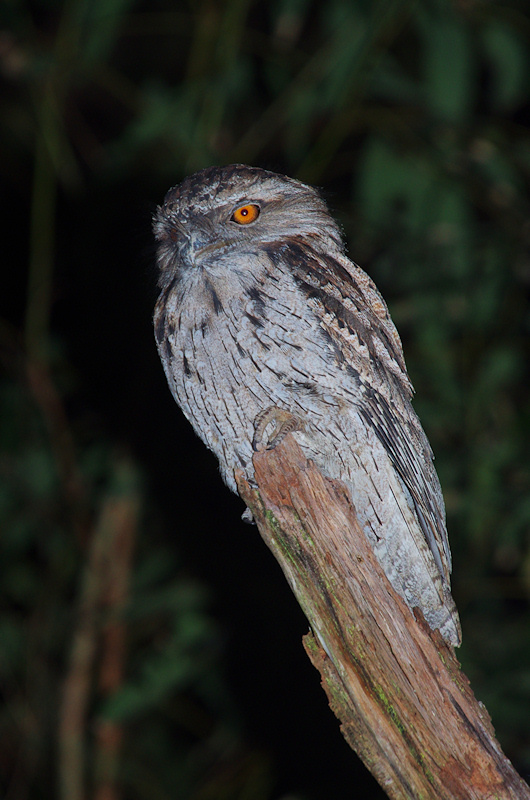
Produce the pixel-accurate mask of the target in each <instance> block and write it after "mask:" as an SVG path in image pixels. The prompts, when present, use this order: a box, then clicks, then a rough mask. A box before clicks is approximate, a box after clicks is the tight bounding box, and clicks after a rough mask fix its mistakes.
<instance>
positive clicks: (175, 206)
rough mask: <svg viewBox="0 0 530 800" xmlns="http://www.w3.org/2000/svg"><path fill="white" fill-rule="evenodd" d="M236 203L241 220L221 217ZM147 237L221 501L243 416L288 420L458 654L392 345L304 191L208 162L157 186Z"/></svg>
mask: <svg viewBox="0 0 530 800" xmlns="http://www.w3.org/2000/svg"><path fill="white" fill-rule="evenodd" d="M248 204H251V205H252V206H255V207H257V209H258V216H257V218H256V219H255V220H253V221H252V222H250V224H241V223H240V222H237V221H235V215H234V212H235V211H236V210H237V209H238V208H241V207H243V206H246V205H248ZM154 232H155V236H156V239H157V243H158V267H159V286H160V296H159V298H158V301H157V304H156V309H155V316H154V324H155V336H156V341H157V346H158V350H159V353H160V358H161V360H162V364H163V367H164V370H165V373H166V377H167V380H168V383H169V387H170V389H171V392H172V394H173V396H174V398H175V400H176V401H177V403H178V404H179V406H180V407H181V409H182V411H183V412H184V414H185V416H186V417H187V418H188V420H189V421H190V422H191V424H192V425H193V427H194V429H195V431H196V433H197V434H198V435H199V437H200V438H201V439H202V440H203V441H204V443H205V444H206V446H207V447H209V448H210V449H211V450H212V451H213V452H214V453H215V455H216V456H217V458H218V459H219V465H220V470H221V474H222V476H223V479H224V481H225V482H226V484H227V485H228V486H229V487H230V489H232V490H233V491H237V487H236V483H235V479H234V471H235V469H238V468H243V469H244V470H245V471H246V473H247V476H248V477H249V479H250V480H251V479H252V477H253V469H252V455H253V447H252V442H253V438H254V433H255V422H256V418H257V417H258V415H260V414H262V412H263V411H264V410H265V409H267V408H270V407H273V408H276V409H279V410H281V412H288V413H289V414H290V415H293V417H294V418H295V419H296V420H297V426H296V428H297V429H296V432H295V434H294V435H295V437H296V438H297V440H298V442H299V443H300V445H301V446H302V448H303V450H304V452H305V454H306V455H307V456H308V457H309V458H312V459H313V460H314V461H315V463H316V464H317V465H318V466H319V467H320V468H321V469H322V471H323V472H324V473H325V474H327V475H328V476H330V477H331V478H338V479H341V480H342V481H344V482H345V483H346V484H347V486H348V487H349V490H350V492H351V497H352V501H353V504H354V507H355V509H356V511H357V515H358V517H359V519H360V522H361V524H362V527H363V530H364V531H365V533H366V536H367V537H368V539H369V541H370V542H371V545H372V547H373V549H374V552H375V554H376V556H377V558H378V560H379V562H380V564H381V565H382V567H383V569H384V571H385V573H386V575H387V577H388V578H389V580H390V582H391V583H392V585H393V587H394V588H395V589H396V591H397V592H398V593H399V594H401V596H402V597H403V598H404V599H405V601H406V602H407V604H408V605H409V607H410V608H411V609H412V608H415V607H418V608H420V609H421V611H422V613H423V615H424V617H425V619H426V620H427V622H428V623H429V625H430V626H431V627H432V628H433V629H439V630H440V632H441V634H442V636H443V637H444V638H445V639H446V641H447V642H449V643H450V644H452V645H458V644H460V639H461V634H460V623H459V619H458V613H457V610H456V607H455V604H454V601H453V598H452V596H451V592H450V572H451V555H450V550H449V543H448V538H447V532H446V526H445V509H444V502H443V497H442V493H441V489H440V484H439V481H438V477H437V475H436V471H435V469H434V465H433V455H432V452H431V448H430V446H429V443H428V441H427V438H426V436H425V433H424V432H423V429H422V427H421V424H420V422H419V420H418V417H417V416H416V414H415V412H414V409H413V407H412V404H411V397H412V385H411V383H410V380H409V377H408V375H407V371H406V366H405V361H404V357H403V351H402V347H401V342H400V339H399V336H398V333H397V331H396V328H395V326H394V324H393V322H392V320H391V318H390V315H389V313H388V309H387V307H386V304H385V302H384V300H383V298H382V297H381V295H380V293H379V292H378V290H377V288H376V286H375V285H374V283H373V282H372V280H371V279H370V278H369V277H368V275H367V274H366V273H365V272H364V271H363V270H362V269H361V268H360V267H358V266H357V265H356V264H354V263H353V262H352V261H350V259H349V258H347V256H346V255H345V250H344V243H343V240H342V236H341V233H340V230H339V228H338V226H337V224H336V223H335V221H334V220H333V218H332V217H331V215H330V213H329V211H328V209H327V206H326V204H325V203H324V201H323V200H322V198H321V197H320V195H319V194H318V192H317V191H316V190H315V189H313V188H312V187H309V186H306V185H304V184H302V183H300V182H298V181H296V180H294V179H292V178H288V177H286V176H283V175H277V174H275V173H271V172H267V171H265V170H262V169H259V168H255V167H247V166H244V165H232V166H229V167H223V168H218V167H211V168H208V169H206V170H202V171H201V172H199V173H196V174H195V175H192V176H191V177H189V178H187V179H186V180H185V181H184V182H183V183H182V184H180V186H177V187H175V188H173V189H171V190H170V191H169V192H168V194H167V195H166V198H165V200H164V203H163V205H162V206H160V207H159V208H158V210H157V213H156V215H155V219H154Z"/></svg>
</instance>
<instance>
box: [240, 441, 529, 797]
mask: <svg viewBox="0 0 530 800" xmlns="http://www.w3.org/2000/svg"><path fill="white" fill-rule="evenodd" d="M254 466H255V472H256V482H257V485H258V490H257V491H256V490H255V489H252V488H251V487H250V486H249V484H248V483H247V482H246V481H245V480H244V478H243V477H242V475H239V476H238V485H239V490H240V494H241V496H242V498H243V499H244V501H245V502H246V503H247V505H248V506H249V508H250V509H251V511H252V513H253V515H254V518H255V520H256V522H257V524H258V527H259V530H260V532H261V535H262V537H263V538H264V540H265V542H266V543H267V545H268V546H269V548H270V549H271V550H272V552H273V553H274V555H275V556H276V558H277V560H278V561H279V563H280V565H281V567H282V569H283V572H284V574H285V576H286V578H287V580H288V581H289V584H290V585H291V587H292V589H293V591H294V593H295V595H296V597H297V599H298V602H299V603H300V605H301V607H302V609H303V611H304V613H305V614H306V616H307V618H308V620H309V623H310V625H311V628H312V631H313V634H314V635H313V634H311V633H309V634H308V635H307V636H306V637H305V638H304V645H305V648H306V652H307V654H308V656H309V658H310V659H311V661H312V663H313V664H314V666H315V667H316V668H317V669H318V670H319V671H320V674H321V676H322V684H323V686H324V689H325V691H326V693H327V696H328V699H329V702H330V706H331V708H332V709H333V711H334V713H335V714H336V716H337V717H338V718H339V720H340V722H341V730H342V732H343V734H344V736H345V738H346V739H347V741H348V743H349V744H350V746H351V747H352V748H353V749H354V750H355V751H356V752H357V753H358V755H359V756H360V757H361V759H362V760H363V762H364V763H365V765H366V766H367V767H368V769H369V770H370V771H371V772H372V773H373V775H374V776H375V778H376V779H377V780H378V781H379V783H380V785H381V786H382V787H383V789H384V790H385V791H386V793H387V794H388V796H389V798H391V799H392V800H411V798H418V800H419V798H422V800H430V799H431V798H432V800H464V798H465V799H466V800H486V798H491V800H494V798H496V800H508V798H510V799H511V800H524V798H530V789H529V787H528V786H527V785H526V784H525V783H524V782H523V781H522V779H521V778H520V776H519V775H518V774H517V773H516V772H515V770H514V768H513V766H512V764H511V763H510V762H509V761H508V759H507V758H506V756H505V755H504V754H503V752H502V750H501V748H500V745H499V743H498V742H497V740H496V739H495V735H494V731H493V728H492V725H491V721H490V718H489V716H488V713H487V711H486V709H485V708H484V706H483V705H482V704H481V703H479V702H478V701H477V700H476V699H475V697H474V695H473V692H472V691H471V688H470V686H469V681H468V679H467V678H466V676H465V675H464V674H463V673H462V672H461V671H460V669H459V663H458V661H457V660H456V658H455V655H454V653H453V650H452V648H450V647H448V646H447V645H446V644H445V642H444V641H443V640H442V638H441V636H440V634H439V633H438V632H436V633H433V632H432V631H431V630H430V628H429V627H428V626H427V624H426V623H425V622H424V620H423V617H422V616H421V614H417V615H416V617H415V616H414V615H413V614H412V613H411V611H410V610H409V608H408V607H407V605H406V604H405V602H404V601H403V600H402V599H401V598H400V597H399V596H398V595H397V594H396V593H395V592H394V591H393V589H392V587H391V585H390V583H389V581H388V580H387V578H386V576H385V574H384V572H383V570H382V569H381V567H380V566H379V563H378V562H377V560H376V559H375V556H374V555H373V553H372V550H371V548H370V545H369V544H368V541H367V539H366V537H365V535H364V534H363V532H362V530H361V529H360V528H359V525H358V523H357V519H356V516H355V511H354V509H353V508H352V505H351V502H350V500H349V497H348V494H347V491H346V488H345V487H344V486H343V484H342V483H340V482H339V481H331V480H328V479H327V478H324V477H323V476H322V474H321V473H320V472H319V471H318V469H317V468H316V467H315V465H314V464H313V463H312V462H310V461H307V459H306V458H305V457H304V455H303V453H302V451H301V450H300V448H299V446H298V445H297V443H296V442H295V440H294V438H293V437H292V436H288V437H287V438H286V439H285V441H284V442H283V443H282V444H281V445H279V446H278V447H277V448H275V449H274V450H271V451H265V452H262V453H258V454H256V455H255V457H254Z"/></svg>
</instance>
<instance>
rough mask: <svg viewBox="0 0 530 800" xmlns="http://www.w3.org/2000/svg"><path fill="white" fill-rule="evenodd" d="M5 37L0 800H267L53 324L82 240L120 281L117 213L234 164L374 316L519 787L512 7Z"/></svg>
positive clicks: (139, 483)
mask: <svg viewBox="0 0 530 800" xmlns="http://www.w3.org/2000/svg"><path fill="white" fill-rule="evenodd" d="M0 22H1V25H0V77H1V81H2V83H1V88H2V94H1V97H0V103H1V116H0V146H1V150H2V153H3V156H4V157H3V159H2V162H1V163H0V170H1V172H0V175H1V181H2V187H3V191H2V195H3V198H2V200H1V202H2V210H3V215H4V217H3V218H4V221H5V223H6V229H5V232H4V233H3V239H4V264H5V266H7V267H8V271H9V275H8V276H6V291H5V292H2V295H3V297H2V299H1V304H2V314H3V321H2V323H1V326H0V337H1V340H0V341H1V345H2V361H3V366H4V367H5V370H4V378H3V382H2V388H1V393H0V448H1V452H0V473H1V477H2V482H1V485H0V520H1V528H2V538H1V543H0V549H1V559H0V565H1V566H0V570H1V573H2V580H1V583H0V587H1V588H0V597H1V602H0V640H1V641H2V648H1V654H0V690H1V692H2V694H3V698H4V703H3V704H2V710H1V711H0V771H1V773H2V776H3V777H1V781H2V783H1V786H2V792H3V795H4V796H5V797H6V798H9V800H23V798H26V797H29V796H31V797H35V798H37V797H43V798H44V797H46V798H47V797H51V796H62V797H63V798H64V800H66V799H67V798H68V800H77V798H81V797H84V796H88V795H89V794H91V795H93V796H94V797H96V798H100V800H101V799H102V798H103V796H104V791H107V792H111V794H110V795H109V794H107V795H105V796H106V797H111V798H114V797H116V798H117V797H118V796H123V797H126V798H134V799H136V798H168V797H176V796H178V797H179V798H180V797H182V798H197V799H199V800H202V799H203V798H204V800H207V799H208V798H214V797H215V798H227V800H228V799H229V798H230V799H232V798H247V797H248V798H253V800H260V798H264V800H265V799H266V798H272V797H277V796H278V792H279V791H280V792H281V791H284V789H283V788H281V787H280V788H274V787H275V783H274V772H275V770H274V766H273V765H272V764H271V763H270V762H269V756H268V755H264V754H263V753H260V751H259V750H257V749H252V748H249V747H247V745H245V744H244V741H243V738H242V733H241V730H240V728H239V727H238V722H237V718H238V714H237V711H236V710H235V709H234V707H233V699H232V698H231V696H230V690H229V689H228V688H227V685H226V682H225V681H224V678H223V673H222V667H221V664H222V659H221V653H222V648H221V646H220V633H219V629H218V626H217V625H216V624H215V623H214V622H213V620H212V619H211V616H210V613H211V612H209V610H208V609H209V608H211V603H210V602H209V601H208V595H207V594H206V593H205V590H204V588H203V587H202V585H201V584H200V582H198V581H196V580H194V579H191V578H190V577H189V572H188V570H186V568H185V566H184V564H183V561H182V557H181V555H180V554H179V553H178V551H177V548H176V545H175V543H174V542H170V543H168V539H167V535H166V533H167V530H168V528H170V527H171V526H175V527H178V525H179V520H178V518H175V520H173V521H172V522H171V523H170V522H169V521H168V520H167V519H166V518H165V516H164V514H163V513H162V512H161V511H160V509H158V508H157V499H156V492H154V491H153V484H154V483H155V479H154V478H152V477H149V476H150V474H151V473H152V472H153V471H154V464H153V463H151V462H150V461H149V459H145V458H142V457H140V456H139V455H138V453H137V452H135V449H134V446H132V447H130V446H129V444H130V441H133V443H134V436H135V434H134V431H133V427H134V426H135V425H136V423H133V421H132V419H129V431H127V433H126V434H124V427H125V430H127V424H128V423H127V420H128V418H127V417H125V424H124V427H123V426H122V427H118V426H113V425H112V423H111V422H110V423H109V422H107V423H105V422H103V421H101V420H100V419H98V414H97V413H96V412H94V411H93V410H92V409H91V408H90V402H89V400H88V399H87V398H88V397H89V395H90V392H89V387H90V386H91V385H92V384H94V383H95V384H96V385H97V380H98V378H97V374H98V372H97V365H99V364H103V363H105V358H106V352H107V350H108V348H107V347H106V346H105V345H104V344H102V343H101V342H99V340H98V339H97V338H94V342H93V347H94V348H95V349H96V352H95V354H94V363H93V365H92V367H90V365H88V364H87V365H86V370H85V371H84V368H83V364H82V363H80V362H79V360H78V361H77V362H76V364H75V367H74V366H73V365H72V358H73V356H72V353H73V351H75V347H74V345H73V344H72V342H73V341H74V338H75V336H76V335H78V333H77V328H78V327H79V319H83V317H82V316H80V315H82V314H85V315H87V316H86V317H85V323H84V324H85V325H86V324H87V323H86V319H87V318H88V315H89V314H90V312H89V310H88V308H84V309H83V308H82V307H80V309H79V311H78V312H77V313H73V314H72V315H71V316H70V317H68V316H67V315H65V312H64V311H63V316H62V317H61V315H60V314H58V312H57V305H58V304H59V305H60V302H59V301H61V302H62V304H63V308H64V307H66V306H68V304H70V305H71V304H72V302H73V300H72V299H71V294H69V292H70V293H71V292H72V291H73V290H72V286H74V285H75V284H76V283H77V284H79V286H84V283H83V281H85V280H86V278H85V276H84V274H83V265H84V262H83V251H84V250H85V249H86V250H87V251H90V245H91V243H92V242H94V243H95V244H94V246H95V248H96V252H97V253H98V260H99V259H100V260H101V267H100V269H101V273H98V274H100V275H101V276H102V277H103V276H106V275H109V276H110V275H111V274H114V273H115V272H116V271H119V270H121V272H120V273H119V274H120V276H125V275H126V276H127V280H128V281H129V282H130V281H134V280H135V279H134V276H133V275H132V274H131V272H132V271H131V266H130V264H118V265H117V264H116V259H115V258H114V260H113V259H112V253H116V251H117V250H118V249H119V247H120V243H119V241H118V240H119V239H120V237H121V239H122V240H125V239H126V238H128V237H129V236H130V233H131V229H130V222H128V220H127V216H126V212H127V209H129V211H130V208H131V205H127V200H128V197H129V195H130V194H131V193H133V194H134V196H135V198H136V202H137V203H138V204H139V205H142V207H145V204H147V203H155V202H157V201H160V200H161V198H162V197H163V194H164V192H165V190H166V189H167V188H168V187H169V186H170V185H172V184H175V183H177V182H178V181H180V180H181V179H182V178H183V177H184V175H185V174H187V173H189V172H190V171H193V170H195V169H198V168H201V167H203V166H206V165H209V164H214V163H230V162H233V161H238V162H243V163H254V164H260V165H262V166H265V167H268V168H272V169H276V170H278V171H283V172H286V173H288V174H292V175H294V176H297V177H299V178H301V179H303V180H307V181H310V182H313V183H316V184H318V185H321V186H322V187H324V188H325V192H326V196H327V198H328V199H329V201H330V204H331V205H332V207H334V210H335V212H336V213H337V215H338V216H339V218H340V219H341V221H342V223H343V225H344V227H345V231H346V234H347V238H348V241H349V244H350V251H351V255H352V257H353V258H355V260H356V261H357V262H359V263H361V264H362V265H363V266H365V267H366V268H367V269H368V271H369V272H370V273H371V275H372V276H373V277H374V278H375V280H376V282H377V283H378V285H379V286H380V288H381V290H382V292H383V294H384V295H385V297H386V298H387V300H388V302H389V305H390V308H391V311H392V315H393V318H394V320H395V322H396V324H397V326H398V329H399V330H400V333H401V335H402V338H403V340H404V344H405V353H406V357H407V363H408V366H409V371H410V373H411V377H412V379H413V382H414V384H415V386H416V390H417V394H418V397H417V401H416V409H417V410H418V412H419V414H420V417H421V419H422V421H423V423H424V426H425V428H426V430H427V432H428V435H429V438H430V440H431V443H432V445H433V449H434V451H435V453H436V456H437V467H438V471H439V474H440V477H441V481H442V485H443V487H444V493H445V497H446V503H447V511H448V524H449V531H450V538H451V543H452V549H453V553H454V594H455V598H456V600H457V604H458V606H459V608H460V610H461V615H462V620H463V630H464V645H463V648H462V650H461V657H462V660H463V663H464V668H465V670H466V671H467V672H468V674H469V676H470V678H471V680H472V684H473V686H474V688H475V691H476V693H477V695H478V696H479V697H480V698H481V699H483V700H484V702H485V704H486V706H487V707H488V709H489V711H490V713H491V714H492V717H493V721H494V724H495V726H496V729H497V732H498V735H499V737H500V739H501V742H502V743H503V745H504V747H505V749H506V750H507V752H508V755H509V756H510V757H511V758H512V759H513V760H514V761H515V762H516V764H517V765H518V766H519V768H520V769H521V770H523V772H524V771H525V770H526V771H530V723H529V719H530V715H529V714H528V709H529V708H530V637H529V636H528V630H529V626H530V605H529V593H530V499H529V498H530V493H529V488H530V486H529V483H530V481H529V472H530V470H529V459H528V451H529V449H530V436H529V433H530V402H529V401H530V389H529V381H528V366H527V365H528V360H529V356H530V353H529V334H530V331H529V327H530V315H529V304H528V300H529V294H530V292H529V285H530V252H529V250H530V248H529V244H530V222H529V219H530V214H529V211H530V201H529V194H528V187H529V183H530V134H529V122H530V98H529V83H530V80H529V76H530V64H529V60H530V58H529V53H530V49H529V43H530V19H529V16H528V8H527V4H526V3H525V2H523V0H510V2H508V3H500V2H498V1H494V2H485V0H459V1H458V2H457V0H453V2H442V0H426V2H423V3H413V2H411V0H376V1H375V2H367V0H352V1H351V2H344V0H326V2H324V0H275V1H274V2H271V3H257V2H255V0H225V2H220V1H219V2H216V1H215V0H200V1H199V2H197V3H195V4H191V3H186V2H169V0H154V2H150V3H147V2H141V0H66V2H64V3H59V2H54V0H32V2H23V1H22V0H8V1H7V2H5V3H4V4H3V6H2V9H1V11H0ZM105 193H107V194H108V195H109V196H110V197H112V198H115V197H116V196H117V193H121V197H122V198H124V202H123V203H120V204H118V205H116V203H114V206H113V208H112V218H113V222H114V227H113V228H112V230H111V229H110V228H109V227H108V226H107V227H104V226H103V222H102V220H103V216H104V214H103V211H102V213H101V228H100V229H99V230H98V229H97V228H96V229H95V230H94V228H93V227H91V225H92V224H93V222H94V219H97V213H96V215H95V216H94V214H92V216H91V217H90V219H89V220H88V221H87V222H86V227H85V228H83V227H82V218H83V217H84V213H85V209H86V208H87V206H88V205H90V203H91V204H92V206H93V205H94V203H95V202H96V201H94V199H93V198H101V197H103V196H104V195H105ZM122 206H123V209H124V210H122ZM105 211H106V213H107V216H108V215H109V209H108V208H106V209H105ZM96 212H97V209H96ZM120 215H122V216H120ZM145 216H146V219H145V226H146V230H147V228H148V214H146V215H145ZM72 220H74V221H75V226H77V227H75V230H76V232H77V233H79V232H81V234H82V235H83V236H84V241H85V243H86V248H80V247H79V246H77V245H76V242H74V241H71V239H70V235H71V234H70V226H71V224H72ZM111 237H114V238H113V239H112V238H111ZM10 247H11V248H12V250H11V252H10V249H9V248H10ZM107 250H109V252H110V253H111V255H109V256H106V253H107ZM65 264H67V265H68V271H67V270H66V269H65V266H64V265H65ZM137 282H138V284H139V283H140V281H139V280H138V281H137ZM79 291H80V293H81V292H82V290H79ZM73 296H74V297H76V299H77V300H79V297H77V296H76V295H75V294H74V295H73ZM65 298H66V299H65ZM69 298H70V299H69ZM87 302H88V301H87ZM119 305H120V306H121V305H122V304H119ZM106 307H107V306H105V302H104V301H103V300H102V305H101V308H103V309H105V308H106ZM116 313H117V314H120V313H121V311H120V309H118V310H116ZM99 314H100V320H101V321H100V324H101V326H103V330H104V331H106V332H107V334H109V332H110V331H111V330H112V328H111V323H110V322H107V323H106V322H105V313H104V311H103V312H102V311H101V310H100V311H99ZM65 320H66V321H65ZM119 320H120V321H121V324H122V327H123V325H124V324H126V325H127V326H130V327H131V329H132V328H133V327H134V324H135V323H134V320H132V321H131V320H130V319H129V318H127V317H125V316H122V317H119ZM69 324H70V328H69V327H68V325H69ZM105 325H107V327H105ZM93 330H94V329H93ZM141 330H142V334H141V335H143V330H144V329H143V328H142V329H141ZM103 338H104V337H103ZM98 346H100V349H99V351H98V349H97V348H98ZM151 357H152V358H153V359H155V358H156V355H155V354H154V350H153V352H152V354H151ZM130 358H131V361H130V363H129V364H126V369H128V370H130V372H134V370H135V363H134V359H133V358H132V355H130ZM74 360H75V359H74ZM91 370H92V371H91ZM106 390H107V392H108V394H109V396H110V398H111V402H112V397H113V396H114V398H115V404H116V405H119V404H120V403H121V401H122V400H123V395H120V394H119V389H118V388H117V383H116V386H114V385H111V384H110V383H109V384H108V387H106ZM113 393H114V395H113ZM145 402H146V405H145V407H144V411H143V413H144V414H145V417H146V418H147V417H148V416H149V415H150V413H151V411H152V409H151V408H149V407H148V400H147V396H146V400H145ZM153 403H154V400H153ZM153 407H154V406H153ZM174 413H175V414H176V413H177V411H176V409H175V412H174ZM125 441H127V442H128V445H127V446H125ZM167 468H168V470H170V469H172V468H173V469H175V470H176V468H177V467H176V465H175V463H174V462H173V463H172V464H169V465H168V467H167ZM175 480H176V472H175ZM180 502H181V503H185V502H186V498H185V497H184V496H183V497H182V499H181V501H180ZM177 514H178V509H176V511H175V516H176V515H177ZM165 532H166V533H165ZM123 537H125V538H123ZM205 557H206V555H205ZM226 580H228V581H229V580H230V577H229V576H228V577H227V578H226ZM120 587H121V589H120ZM118 590H119V591H118ZM107 662H108V664H107ZM105 664H107V665H108V666H109V665H110V666H109V670H110V672H109V673H108V674H107V672H106V671H105V669H104V668H103V667H104V665H105ZM102 665H103V666H102ZM113 670H114V671H113ZM108 675H110V676H111V677H110V678H109V677H108ZM112 676H114V677H112ZM256 682H257V683H259V676H257V677H256ZM69 691H70V692H73V695H72V696H73V697H75V698H76V702H77V703H78V706H77V707H76V706H75V704H72V705H70V706H68V708H69V709H70V711H71V710H72V709H74V710H75V708H77V713H78V716H77V718H76V719H71V718H70V717H72V713H71V714H69V713H68V709H67V708H66V706H65V704H64V698H65V696H66V697H69V696H70V695H68V692H69ZM271 702H272V701H271ZM73 716H75V715H73ZM69 726H70V727H69ZM76 748H77V749H76ZM311 766H312V765H308V770H307V771H308V772H310V771H311V769H310V767H311ZM310 786H311V784H309V787H308V786H306V787H304V791H306V792H307V793H308V794H307V796H308V797H315V798H316V797H317V795H316V794H315V795H313V794H311V788H310ZM175 787H178V788H177V789H176V788H175ZM176 792H177V793H176ZM332 794H333V796H335V797H339V794H337V792H333V793H332ZM323 796H329V795H328V794H327V793H326V795H321V797H323ZM344 796H350V794H349V793H347V794H346V793H345V794H344ZM366 796H370V797H373V796H375V795H374V790H373V789H370V790H367V795H366Z"/></svg>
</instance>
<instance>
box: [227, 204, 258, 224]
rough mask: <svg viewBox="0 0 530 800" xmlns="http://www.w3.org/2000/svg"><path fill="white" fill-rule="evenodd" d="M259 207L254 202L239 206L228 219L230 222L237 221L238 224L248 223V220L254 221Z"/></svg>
mask: <svg viewBox="0 0 530 800" xmlns="http://www.w3.org/2000/svg"><path fill="white" fill-rule="evenodd" d="M259 212H260V207H259V206H257V205H255V203H249V204H248V205H246V206H241V208H236V210H235V211H234V213H233V214H232V216H231V217H230V219H231V220H232V222H237V224H238V225H248V224H249V222H254V221H255V220H257V218H258V217H259Z"/></svg>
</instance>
